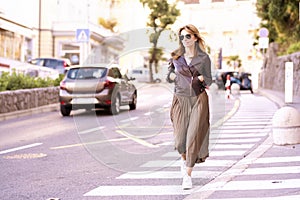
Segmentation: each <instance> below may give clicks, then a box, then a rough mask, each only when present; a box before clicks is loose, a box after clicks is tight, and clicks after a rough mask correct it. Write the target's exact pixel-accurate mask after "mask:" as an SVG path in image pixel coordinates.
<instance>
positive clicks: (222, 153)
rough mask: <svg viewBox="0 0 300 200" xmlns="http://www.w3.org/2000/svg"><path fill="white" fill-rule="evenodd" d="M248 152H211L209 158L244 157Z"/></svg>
mask: <svg viewBox="0 0 300 200" xmlns="http://www.w3.org/2000/svg"><path fill="white" fill-rule="evenodd" d="M245 153H246V151H239V150H234V151H224V150H220V151H211V152H209V156H211V157H220V156H241V155H244V154H245Z"/></svg>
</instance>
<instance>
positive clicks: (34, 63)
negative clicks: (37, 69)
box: [30, 59, 44, 66]
mask: <svg viewBox="0 0 300 200" xmlns="http://www.w3.org/2000/svg"><path fill="white" fill-rule="evenodd" d="M30 63H31V64H33V65H39V66H44V60H43V59H33V60H31V61H30Z"/></svg>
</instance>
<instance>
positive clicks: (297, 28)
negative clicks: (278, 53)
mask: <svg viewBox="0 0 300 200" xmlns="http://www.w3.org/2000/svg"><path fill="white" fill-rule="evenodd" d="M299 2H300V0H276V1H274V0H257V2H256V8H257V15H258V16H259V17H260V18H261V19H262V24H261V26H262V27H266V28H267V29H269V33H270V35H269V38H270V42H272V41H275V42H278V43H280V44H282V45H284V47H285V48H287V47H288V46H289V45H290V44H292V43H295V42H299V40H300V23H299Z"/></svg>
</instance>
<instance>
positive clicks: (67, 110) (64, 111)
mask: <svg viewBox="0 0 300 200" xmlns="http://www.w3.org/2000/svg"><path fill="white" fill-rule="evenodd" d="M71 110H72V108H70V107H67V106H65V105H60V113H61V114H62V116H69V115H70V113H71Z"/></svg>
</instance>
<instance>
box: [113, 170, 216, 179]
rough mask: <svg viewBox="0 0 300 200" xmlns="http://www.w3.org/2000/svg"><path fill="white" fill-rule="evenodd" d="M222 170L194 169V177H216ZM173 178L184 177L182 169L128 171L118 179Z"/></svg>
mask: <svg viewBox="0 0 300 200" xmlns="http://www.w3.org/2000/svg"><path fill="white" fill-rule="evenodd" d="M220 174H221V172H220V171H193V178H205V179H208V178H214V177H216V176H218V175H220ZM170 178H171V179H172V178H178V179H180V178H182V174H181V172H180V171H141V172H128V173H124V174H122V175H120V176H119V177H117V179H170Z"/></svg>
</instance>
